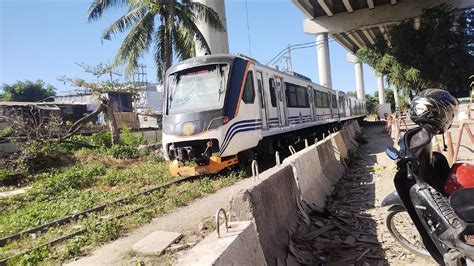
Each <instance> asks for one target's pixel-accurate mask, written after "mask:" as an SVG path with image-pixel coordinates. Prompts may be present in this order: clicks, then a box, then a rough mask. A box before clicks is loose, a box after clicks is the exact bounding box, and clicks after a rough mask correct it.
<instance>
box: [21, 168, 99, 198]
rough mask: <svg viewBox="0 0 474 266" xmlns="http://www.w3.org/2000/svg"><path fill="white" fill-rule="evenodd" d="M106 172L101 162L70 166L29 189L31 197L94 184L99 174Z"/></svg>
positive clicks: (44, 195)
mask: <svg viewBox="0 0 474 266" xmlns="http://www.w3.org/2000/svg"><path fill="white" fill-rule="evenodd" d="M104 173H105V167H104V166H102V165H100V164H79V165H75V166H73V167H70V168H68V169H67V170H66V171H64V172H62V173H60V174H56V175H51V176H50V177H47V178H44V179H42V180H40V181H38V182H36V183H35V184H33V185H32V187H31V188H30V189H29V190H28V193H27V195H29V196H30V197H37V196H42V198H46V197H47V196H50V195H55V194H58V193H63V192H64V191H65V190H70V189H84V188H88V187H90V186H92V185H93V184H94V183H95V181H96V178H97V176H98V175H102V174H104Z"/></svg>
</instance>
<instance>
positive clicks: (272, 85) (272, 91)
mask: <svg viewBox="0 0 474 266" xmlns="http://www.w3.org/2000/svg"><path fill="white" fill-rule="evenodd" d="M268 83H269V84H270V101H271V102H272V106H273V107H276V94H275V80H274V79H273V78H270V79H269V80H268Z"/></svg>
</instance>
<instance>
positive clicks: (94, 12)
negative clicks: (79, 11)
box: [86, 0, 129, 22]
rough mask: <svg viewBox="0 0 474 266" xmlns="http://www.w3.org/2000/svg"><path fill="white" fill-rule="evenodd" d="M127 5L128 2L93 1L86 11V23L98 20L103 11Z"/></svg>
mask: <svg viewBox="0 0 474 266" xmlns="http://www.w3.org/2000/svg"><path fill="white" fill-rule="evenodd" d="M128 4H129V1H128V0H94V1H93V2H92V3H91V4H90V6H89V8H88V9H87V15H86V19H87V21H88V22H91V21H94V20H97V19H99V18H100V17H101V16H102V14H103V13H104V11H105V10H106V9H108V8H111V7H123V6H127V5H128Z"/></svg>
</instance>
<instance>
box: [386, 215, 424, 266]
mask: <svg viewBox="0 0 474 266" xmlns="http://www.w3.org/2000/svg"><path fill="white" fill-rule="evenodd" d="M385 221H386V226H387V229H388V231H389V232H390V235H392V237H393V238H395V240H396V241H397V242H398V243H399V244H400V245H402V246H403V247H404V248H406V249H408V250H410V251H411V252H413V253H415V254H416V255H418V256H421V257H425V258H431V255H430V253H429V252H428V250H426V248H425V246H424V245H423V240H422V239H421V236H420V235H419V233H418V231H417V229H416V227H415V225H414V224H413V222H412V221H411V218H410V215H408V212H407V211H406V210H405V208H404V207H402V206H399V207H397V208H393V209H391V210H390V211H389V213H388V214H387V217H386V220H385Z"/></svg>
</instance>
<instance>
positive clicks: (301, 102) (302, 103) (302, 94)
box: [296, 86, 309, 107]
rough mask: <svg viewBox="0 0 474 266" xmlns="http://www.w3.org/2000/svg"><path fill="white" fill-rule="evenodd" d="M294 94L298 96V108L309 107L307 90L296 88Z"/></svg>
mask: <svg viewBox="0 0 474 266" xmlns="http://www.w3.org/2000/svg"><path fill="white" fill-rule="evenodd" d="M296 94H297V96H298V107H309V102H308V91H307V89H306V88H304V87H299V86H298V88H297V92H296Z"/></svg>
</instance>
